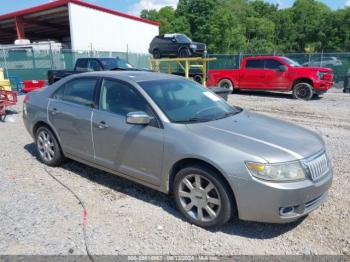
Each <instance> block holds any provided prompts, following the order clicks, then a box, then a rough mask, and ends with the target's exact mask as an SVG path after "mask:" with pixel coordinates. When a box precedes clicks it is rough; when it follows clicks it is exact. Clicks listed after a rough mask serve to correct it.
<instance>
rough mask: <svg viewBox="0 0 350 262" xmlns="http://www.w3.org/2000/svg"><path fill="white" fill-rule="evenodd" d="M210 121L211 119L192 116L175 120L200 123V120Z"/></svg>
mask: <svg viewBox="0 0 350 262" xmlns="http://www.w3.org/2000/svg"><path fill="white" fill-rule="evenodd" d="M207 121H210V119H204V118H199V117H191V118H189V119H186V120H175V121H173V122H174V123H200V122H207Z"/></svg>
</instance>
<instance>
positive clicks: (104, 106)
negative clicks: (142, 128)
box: [99, 79, 153, 116]
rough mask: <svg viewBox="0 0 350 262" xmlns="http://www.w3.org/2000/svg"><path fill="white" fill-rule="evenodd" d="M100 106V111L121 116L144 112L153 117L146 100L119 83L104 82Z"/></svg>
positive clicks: (127, 86) (106, 80) (105, 80)
mask: <svg viewBox="0 0 350 262" xmlns="http://www.w3.org/2000/svg"><path fill="white" fill-rule="evenodd" d="M99 105H100V110H102V111H106V112H109V113H113V114H117V115H120V116H126V115H127V114H128V113H130V112H136V111H144V112H146V113H147V114H149V115H150V116H153V113H152V110H151V109H150V107H149V105H148V103H147V102H146V100H145V99H144V98H143V97H142V96H141V95H140V94H138V93H137V92H136V91H135V90H134V89H133V88H132V87H130V86H129V85H127V84H124V83H122V82H119V81H114V80H108V79H104V80H103V82H102V85H101V92H100V103H99Z"/></svg>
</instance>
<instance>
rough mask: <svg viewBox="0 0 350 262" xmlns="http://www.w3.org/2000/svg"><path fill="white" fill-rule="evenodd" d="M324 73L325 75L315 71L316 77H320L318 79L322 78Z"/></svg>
mask: <svg viewBox="0 0 350 262" xmlns="http://www.w3.org/2000/svg"><path fill="white" fill-rule="evenodd" d="M324 75H325V73H322V72H317V77H318V79H320V80H323V77H324Z"/></svg>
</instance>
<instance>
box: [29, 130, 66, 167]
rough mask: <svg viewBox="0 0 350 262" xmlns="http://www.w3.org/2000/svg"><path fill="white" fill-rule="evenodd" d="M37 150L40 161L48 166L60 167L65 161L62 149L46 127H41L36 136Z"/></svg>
mask: <svg viewBox="0 0 350 262" xmlns="http://www.w3.org/2000/svg"><path fill="white" fill-rule="evenodd" d="M35 143H36V148H37V151H38V153H39V159H40V160H41V161H42V162H43V163H44V164H46V165H48V166H59V165H60V164H62V162H63V161H64V156H63V154H62V151H61V147H60V145H59V143H58V141H57V139H56V137H55V135H54V134H53V133H52V131H51V130H50V129H49V128H47V127H45V126H42V127H39V129H38V130H37V132H36V136H35Z"/></svg>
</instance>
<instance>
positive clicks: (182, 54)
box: [179, 48, 191, 57]
mask: <svg viewBox="0 0 350 262" xmlns="http://www.w3.org/2000/svg"><path fill="white" fill-rule="evenodd" d="M190 56H191V53H190V50H188V48H181V49H180V51H179V57H190Z"/></svg>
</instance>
